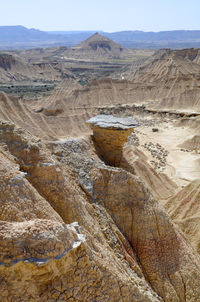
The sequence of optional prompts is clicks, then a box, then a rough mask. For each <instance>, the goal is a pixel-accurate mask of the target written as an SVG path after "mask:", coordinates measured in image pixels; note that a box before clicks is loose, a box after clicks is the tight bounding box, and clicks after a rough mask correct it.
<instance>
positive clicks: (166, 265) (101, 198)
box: [93, 168, 200, 302]
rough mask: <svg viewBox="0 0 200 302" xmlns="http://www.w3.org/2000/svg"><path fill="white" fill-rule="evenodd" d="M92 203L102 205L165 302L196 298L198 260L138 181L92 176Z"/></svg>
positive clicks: (104, 173) (115, 172)
mask: <svg viewBox="0 0 200 302" xmlns="http://www.w3.org/2000/svg"><path fill="white" fill-rule="evenodd" d="M93 183H94V201H95V202H97V203H99V204H101V205H103V206H104V207H105V208H106V209H107V211H108V213H109V214H110V215H111V216H112V218H113V220H114V221H115V222H116V224H117V226H118V227H119V229H120V230H121V231H122V233H123V234H124V235H125V236H126V237H127V238H128V240H129V242H130V243H131V245H132V247H133V249H134V250H135V251H136V254H137V257H138V258H139V262H140V263H141V265H142V268H143V272H144V274H145V276H146V278H147V280H148V281H149V282H150V284H151V285H152V287H153V288H154V290H155V291H156V292H157V293H158V294H159V296H161V297H162V298H163V300H164V301H177V302H178V301H179V302H180V301H196V300H198V298H199V295H200V291H199V286H200V284H199V280H197V276H199V273H200V258H199V257H198V256H197V254H195V252H194V251H193V249H192V248H191V247H190V246H188V244H187V243H186V242H185V240H184V238H183V236H182V235H181V234H180V233H179V231H178V230H177V229H176V228H175V227H174V225H173V224H172V222H171V221H170V219H169V218H168V216H167V215H166V214H165V212H164V210H163V209H162V208H161V207H160V206H159V204H158V203H157V202H156V201H155V200H153V199H152V197H151V195H150V193H149V191H148V190H147V189H146V188H145V187H144V185H143V183H141V181H140V180H139V179H138V178H137V177H135V176H133V175H131V174H130V173H127V172H125V171H123V170H121V169H116V168H109V169H108V168H105V169H100V170H99V173H98V176H97V174H95V177H94V178H93Z"/></svg>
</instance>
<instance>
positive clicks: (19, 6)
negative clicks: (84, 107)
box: [0, 0, 200, 32]
mask: <svg viewBox="0 0 200 302" xmlns="http://www.w3.org/2000/svg"><path fill="white" fill-rule="evenodd" d="M1 2H2V3H1V18H0V25H24V26H26V27H28V28H37V29H41V30H104V31H108V32H113V31H121V30H144V31H161V30H175V29H190V30H192V29H199V30H200V0H137V1H135V0H5V1H4V0H1Z"/></svg>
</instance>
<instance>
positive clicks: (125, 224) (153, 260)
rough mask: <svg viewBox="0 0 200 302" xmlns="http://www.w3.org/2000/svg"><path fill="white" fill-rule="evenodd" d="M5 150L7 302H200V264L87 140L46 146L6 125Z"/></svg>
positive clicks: (151, 203)
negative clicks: (199, 300) (104, 161)
mask: <svg viewBox="0 0 200 302" xmlns="http://www.w3.org/2000/svg"><path fill="white" fill-rule="evenodd" d="M0 142H1V144H2V147H1V148H2V149H1V150H2V152H1V156H2V158H3V157H7V159H6V163H7V164H6V167H7V168H5V167H4V162H3V161H4V159H2V161H1V167H2V172H1V176H2V177H3V175H5V178H3V185H4V186H5V188H6V190H7V191H6V190H5V192H7V193H6V194H8V193H9V189H8V188H11V193H12V194H11V196H10V197H9V198H8V199H6V198H5V199H4V196H3V194H1V195H0V206H1V207H3V206H4V204H5V207H4V211H2V213H1V216H2V218H1V220H2V221H3V222H1V223H0V240H1V241H2V242H3V243H2V247H3V248H2V249H1V260H0V261H1V266H0V276H1V280H2V282H1V285H0V293H1V300H2V301H3V302H7V301H20V302H21V301H24V302H25V301H36V302H37V301H38V302H39V301H74V302H75V301H85V302H86V301H87V302H88V301H102V302H103V301H121V302H122V301H133V302H135V301H138V302H139V301H145V302H146V301H147V302H148V301H152V302H153V301H154V302H157V301H166V302H169V301H170V302H171V301H173V302H174V301H177V302H182V301H184V302H185V301H187V302H193V301H194V302H196V301H198V298H199V296H200V293H199V288H200V284H199V278H198V277H199V258H198V255H197V254H195V252H194V251H193V250H192V249H191V247H190V246H189V244H187V243H186V242H185V239H184V238H183V236H182V235H181V234H180V233H179V232H178V231H177V230H176V229H175V227H174V225H173V224H172V222H171V221H170V219H169V218H168V216H167V215H166V214H165V212H164V211H163V209H162V208H161V207H160V206H159V205H158V204H157V202H156V201H155V200H154V199H153V198H152V197H151V194H150V193H149V191H148V189H147V188H146V187H145V185H144V184H143V182H142V181H141V180H140V179H139V178H138V177H136V176H134V175H133V174H131V173H128V172H127V171H125V170H123V169H120V168H112V167H109V166H106V165H105V163H103V162H102V161H101V160H100V159H99V158H98V157H97V156H96V154H95V149H94V148H93V147H92V142H91V141H90V140H89V139H86V138H85V139H79V140H78V139H75V140H69V141H65V142H62V141H60V142H53V143H49V144H47V146H45V145H44V144H43V143H42V142H40V141H39V140H37V139H36V138H34V137H32V136H31V135H30V134H29V133H28V132H26V131H23V130H22V129H20V128H17V127H15V126H14V125H13V124H11V123H1V124H0ZM47 147H48V149H47ZM4 173H5V174H4ZM9 173H10V174H9ZM13 175H14V177H15V175H17V176H18V175H19V176H20V177H23V178H24V179H23V180H20V181H21V182H20V183H19V184H18V183H17V182H16V181H14V183H13V182H12V181H13V180H12V179H13ZM17 180H18V178H17ZM10 183H11V185H10ZM15 183H17V185H16V184H15ZM7 186H8V187H7ZM28 193H29V194H28ZM8 196H9V195H8ZM12 196H15V197H14V199H15V198H16V200H17V202H16V203H15V204H14V199H12ZM17 198H18V199H17ZM6 202H7V204H8V206H7V205H6ZM24 204H27V207H28V208H29V207H30V210H29V211H28V210H27V211H24V208H25V205H24ZM14 206H15V207H16V209H14ZM9 207H11V210H10V212H11V211H13V213H15V214H13V216H10V212H8V213H7V214H6V215H5V219H4V214H3V213H6V209H7V208H9ZM38 207H39V209H38ZM39 210H41V212H42V213H41V212H40V211H39ZM28 212H30V213H28ZM43 212H45V214H44V213H43ZM6 217H7V218H6ZM9 217H10V218H9ZM75 221H77V222H78V224H77V223H74V222H75ZM79 226H80V227H79Z"/></svg>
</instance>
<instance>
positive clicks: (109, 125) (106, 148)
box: [87, 114, 139, 166]
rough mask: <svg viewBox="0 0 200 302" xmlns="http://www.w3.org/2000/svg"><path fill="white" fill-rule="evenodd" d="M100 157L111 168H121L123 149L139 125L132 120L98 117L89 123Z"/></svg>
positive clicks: (106, 116) (108, 116) (105, 116)
mask: <svg viewBox="0 0 200 302" xmlns="http://www.w3.org/2000/svg"><path fill="white" fill-rule="evenodd" d="M87 123H88V124H89V125H90V127H91V129H92V130H93V140H94V143H95V146H96V149H97V153H98V154H99V156H100V157H101V158H102V159H103V160H104V161H105V162H106V163H108V164H109V165H111V166H120V162H121V159H122V149H123V146H124V144H125V143H126V142H127V139H128V137H129V135H130V134H131V133H132V132H133V131H134V128H135V127H137V126H138V125H139V124H138V122H137V121H136V120H134V119H132V118H116V117H114V116H112V115H103V114H102V115H98V116H96V117H93V118H91V119H90V120H88V121H87Z"/></svg>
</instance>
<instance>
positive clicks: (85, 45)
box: [73, 33, 126, 55]
mask: <svg viewBox="0 0 200 302" xmlns="http://www.w3.org/2000/svg"><path fill="white" fill-rule="evenodd" d="M73 49H74V50H75V51H77V52H78V51H80V52H87V53H88V54H95V53H96V54H108V55H120V54H122V53H124V52H126V49H125V48H123V47H122V46H121V45H119V44H117V43H115V42H114V41H112V40H110V39H109V38H107V37H105V36H102V35H100V34H99V33H95V34H94V35H92V36H91V37H89V38H88V39H86V40H85V41H83V42H81V43H80V44H78V45H77V46H75V47H73Z"/></svg>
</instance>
